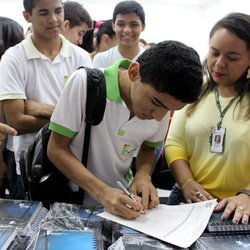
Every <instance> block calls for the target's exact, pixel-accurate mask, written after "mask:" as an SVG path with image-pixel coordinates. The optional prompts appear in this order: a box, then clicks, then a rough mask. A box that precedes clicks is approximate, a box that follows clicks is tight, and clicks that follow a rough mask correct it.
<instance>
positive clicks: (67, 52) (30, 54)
mask: <svg viewBox="0 0 250 250" xmlns="http://www.w3.org/2000/svg"><path fill="white" fill-rule="evenodd" d="M59 37H60V39H61V41H62V47H61V50H60V54H61V55H62V56H64V57H70V56H72V54H73V46H72V44H71V43H70V42H69V41H68V40H67V39H66V38H65V37H64V36H62V35H59ZM22 44H23V47H24V52H25V56H26V58H27V60H31V59H36V58H41V52H40V51H39V50H38V49H37V48H36V47H35V45H34V43H33V41H32V34H29V35H27V37H26V38H25V39H24V40H23V41H22Z"/></svg>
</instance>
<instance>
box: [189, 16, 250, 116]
mask: <svg viewBox="0 0 250 250" xmlns="http://www.w3.org/2000/svg"><path fill="white" fill-rule="evenodd" d="M222 28H223V29H226V30H228V31H230V32H231V33H233V34H235V35H236V36H237V37H238V38H239V39H241V40H242V41H244V42H245V43H246V46H247V49H248V50H249V51H250V15H247V14H243V13H240V12H234V13H231V14H228V15H227V16H225V17H223V18H222V19H220V20H219V21H218V22H217V23H216V24H215V25H214V26H213V28H212V29H211V31H210V34H209V38H210V39H211V38H212V37H213V35H214V33H215V32H216V31H217V30H219V29H222ZM203 71H204V76H205V79H206V81H205V84H204V86H203V89H202V93H201V98H203V97H204V96H206V95H207V94H208V93H210V92H211V91H213V90H214V88H215V86H217V83H216V82H214V80H213V78H212V77H211V75H210V73H209V70H208V67H207V59H205V61H204V63H203ZM235 90H236V92H237V94H238V96H240V98H239V101H238V103H239V102H240V101H241V100H242V98H243V96H245V95H248V100H249V105H248V106H249V110H248V111H247V114H246V117H247V118H250V79H247V69H246V72H245V73H244V74H243V76H242V77H241V78H240V79H239V80H238V82H237V84H236V85H235ZM196 105H197V103H194V104H193V105H191V106H190V108H189V110H188V113H189V114H191V113H192V112H193V110H194V108H195V107H196Z"/></svg>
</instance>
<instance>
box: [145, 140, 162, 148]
mask: <svg viewBox="0 0 250 250" xmlns="http://www.w3.org/2000/svg"><path fill="white" fill-rule="evenodd" d="M162 143H163V141H158V142H150V141H144V142H143V144H145V145H146V146H148V147H150V148H158V147H159V146H161V145H162Z"/></svg>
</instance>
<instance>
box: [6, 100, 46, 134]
mask: <svg viewBox="0 0 250 250" xmlns="http://www.w3.org/2000/svg"><path fill="white" fill-rule="evenodd" d="M3 110H4V114H5V117H6V121H7V123H8V124H9V125H10V126H11V127H13V128H15V129H16V130H17V132H18V134H19V135H20V134H26V133H33V132H37V131H38V130H39V129H40V128H41V127H42V126H43V125H45V124H46V123H48V122H49V119H47V118H44V117H36V116H34V115H28V114H26V113H25V101H24V100H6V101H4V102H3Z"/></svg>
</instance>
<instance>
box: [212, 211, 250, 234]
mask: <svg viewBox="0 0 250 250" xmlns="http://www.w3.org/2000/svg"><path fill="white" fill-rule="evenodd" d="M221 216H222V212H220V213H215V212H214V213H212V215H211V217H210V220H209V222H208V225H207V230H208V232H212V233H217V234H220V233H227V232H237V233H249V234H250V224H249V222H248V224H241V223H239V224H233V223H232V217H230V218H228V219H227V220H226V221H222V220H221Z"/></svg>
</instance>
